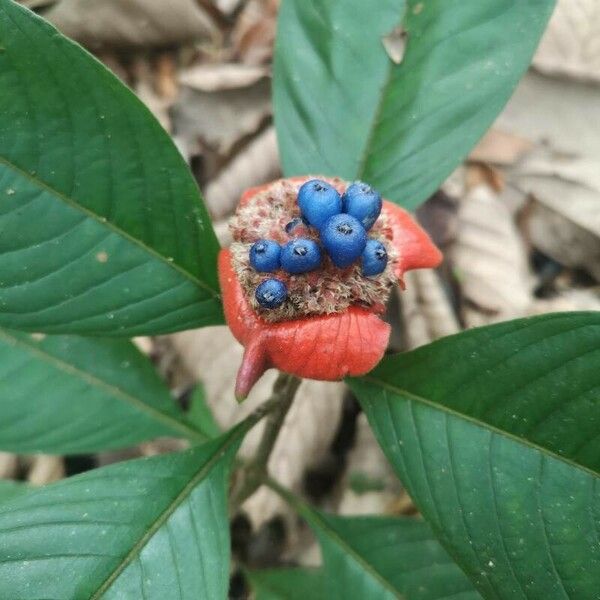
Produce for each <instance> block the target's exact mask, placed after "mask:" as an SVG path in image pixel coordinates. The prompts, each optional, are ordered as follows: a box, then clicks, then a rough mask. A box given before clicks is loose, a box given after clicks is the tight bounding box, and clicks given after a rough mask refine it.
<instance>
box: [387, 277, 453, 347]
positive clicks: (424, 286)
mask: <svg viewBox="0 0 600 600" xmlns="http://www.w3.org/2000/svg"><path fill="white" fill-rule="evenodd" d="M405 282H406V290H404V291H402V292H400V291H399V292H398V293H399V296H400V305H401V312H402V320H403V326H404V336H405V345H406V349H407V350H412V349H413V348H417V347H418V346H422V345H424V344H428V343H430V342H432V341H434V340H436V339H438V338H440V337H444V336H446V335H452V334H453V333H456V332H457V331H460V324H459V323H458V319H457V317H456V315H455V313H454V309H453V308H452V305H451V303H450V300H449V298H448V295H447V294H446V292H445V290H444V288H443V285H442V282H441V281H440V279H439V277H438V275H437V273H436V272H435V271H431V270H424V271H412V272H410V273H407V274H406V276H405Z"/></svg>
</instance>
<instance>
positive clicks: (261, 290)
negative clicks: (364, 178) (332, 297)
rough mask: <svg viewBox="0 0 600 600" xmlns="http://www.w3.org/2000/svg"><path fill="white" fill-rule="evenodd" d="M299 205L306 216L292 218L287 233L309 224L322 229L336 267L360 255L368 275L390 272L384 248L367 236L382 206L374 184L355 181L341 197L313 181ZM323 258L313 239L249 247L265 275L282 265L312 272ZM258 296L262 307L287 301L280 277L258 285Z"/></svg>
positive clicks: (255, 265) (290, 270) (304, 187)
mask: <svg viewBox="0 0 600 600" xmlns="http://www.w3.org/2000/svg"><path fill="white" fill-rule="evenodd" d="M298 206H299V207H300V212H301V214H302V218H301V219H300V218H298V219H294V220H292V221H290V223H288V224H287V225H286V228H285V229H286V232H287V233H289V234H291V233H293V231H294V229H295V228H296V227H298V226H299V225H301V224H303V223H304V224H307V225H309V226H312V227H314V228H315V229H317V230H318V232H319V237H320V241H321V244H322V246H323V248H324V249H325V251H326V252H327V254H328V255H329V257H330V258H331V261H332V262H333V264H334V265H335V266H336V267H339V268H342V269H343V268H346V267H349V266H350V265H351V264H353V263H354V262H356V261H357V260H358V259H359V258H360V259H361V266H362V274H363V275H364V276H366V277H372V276H375V275H379V274H380V273H382V272H383V271H384V270H385V268H386V266H387V261H388V255H387V251H386V249H385V246H384V245H383V244H382V243H381V242H380V241H379V240H375V239H369V238H368V236H367V231H368V230H369V229H371V227H373V224H374V223H375V221H376V220H377V218H378V217H379V215H380V213H381V207H382V200H381V196H380V195H379V193H378V192H376V191H375V190H374V189H373V188H372V187H370V186H369V185H367V184H365V183H361V182H356V183H353V184H352V185H350V186H349V187H348V189H347V190H346V192H345V193H344V194H343V195H342V196H340V194H339V193H338V191H337V190H336V189H335V188H334V187H333V186H332V185H330V184H329V183H327V182H325V181H321V180H320V179H312V180H310V181H307V182H306V183H305V184H304V185H302V187H301V188H300V190H299V192H298ZM322 260H323V255H322V250H321V246H320V245H319V244H318V243H317V242H315V241H314V240H311V239H308V238H297V239H294V240H292V241H290V242H288V243H287V244H285V245H283V246H281V245H279V244H278V243H277V242H275V241H273V240H258V241H257V242H256V243H254V244H253V245H252V247H251V248H250V264H251V265H252V267H253V268H254V269H255V270H256V271H259V272H261V273H273V272H275V271H277V270H278V269H283V270H284V271H286V272H288V273H291V274H294V275H296V274H299V273H307V272H309V271H313V270H315V269H317V268H318V267H319V266H320V265H321V262H322ZM255 296H256V300H257V301H258V303H259V304H260V306H262V307H263V308H277V307H278V306H281V304H283V302H285V299H286V298H287V288H286V285H285V283H283V282H282V281H280V280H279V279H266V280H265V281H263V282H262V283H261V284H260V285H259V286H258V287H257V288H256V293H255Z"/></svg>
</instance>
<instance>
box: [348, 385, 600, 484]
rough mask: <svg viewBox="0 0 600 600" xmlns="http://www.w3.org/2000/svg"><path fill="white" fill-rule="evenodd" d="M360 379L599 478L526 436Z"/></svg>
mask: <svg viewBox="0 0 600 600" xmlns="http://www.w3.org/2000/svg"><path fill="white" fill-rule="evenodd" d="M360 381H368V382H370V383H372V384H374V385H376V386H379V387H380V388H382V389H384V390H388V391H390V392H392V393H394V394H396V395H398V396H406V397H407V398H409V399H410V400H414V401H415V402H419V403H421V404H424V405H426V406H428V407H430V408H433V409H435V410H438V411H440V412H444V413H446V414H449V415H450V416H452V417H456V418H459V419H462V420H465V421H468V422H469V423H472V424H474V425H476V426H477V427H480V428H482V429H486V430H488V431H490V432H491V433H494V434H497V435H501V436H503V437H505V438H508V439H510V440H511V441H513V442H517V443H518V444H521V445H523V446H527V447H529V448H531V449H533V450H537V451H538V452H541V453H542V454H544V455H545V456H548V457H550V458H552V459H555V460H559V461H561V462H563V463H565V464H567V465H569V466H570V467H572V468H575V469H579V470H581V471H583V472H584V473H585V474H586V475H591V476H592V477H595V478H600V473H599V472H596V471H594V470H592V469H591V468H589V467H586V466H584V465H580V464H578V463H576V462H574V461H573V460H572V459H570V458H567V457H565V456H561V455H560V454H558V453H557V452H554V451H552V450H550V449H549V448H546V447H545V446H540V445H539V444H536V443H535V442H533V441H531V440H530V439H528V438H524V437H519V436H518V435H515V434H513V433H510V432H508V431H506V430H504V429H500V428H499V427H496V426H495V425H492V424H491V423H488V422H487V421H482V420H480V419H477V418H476V417H473V416H471V415H467V414H465V413H462V412H459V411H457V410H455V409H453V408H450V407H448V406H446V405H444V404H440V403H438V402H435V401H434V400H430V399H429V398H425V397H424V396H420V395H418V394H415V393H414V392H409V391H408V390H405V389H403V388H400V387H397V386H395V385H393V384H391V383H388V382H386V381H382V380H381V379H378V378H376V377H373V376H369V375H365V376H363V377H361V378H360Z"/></svg>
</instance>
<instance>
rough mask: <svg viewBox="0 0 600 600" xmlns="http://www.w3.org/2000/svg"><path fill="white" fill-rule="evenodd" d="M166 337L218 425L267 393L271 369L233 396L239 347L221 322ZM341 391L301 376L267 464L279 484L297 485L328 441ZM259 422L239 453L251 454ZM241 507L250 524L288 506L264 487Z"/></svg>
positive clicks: (244, 412)
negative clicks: (241, 396) (245, 392)
mask: <svg viewBox="0 0 600 600" xmlns="http://www.w3.org/2000/svg"><path fill="white" fill-rule="evenodd" d="M169 339H170V340H171V342H172V344H173V345H174V347H175V348H176V350H177V351H178V353H179V354H180V356H181V360H182V362H183V364H184V365H185V367H186V369H187V370H188V371H189V372H190V374H192V375H193V376H194V377H195V378H196V379H198V380H200V381H202V383H203V385H204V389H205V394H206V400H207V403H208V404H209V406H210V407H211V409H212V410H213V413H214V415H215V418H216V420H217V422H218V423H219V425H221V426H222V427H223V428H228V427H231V426H232V425H233V424H234V423H236V422H238V421H239V420H240V419H242V418H243V417H244V416H246V415H247V414H249V413H250V412H251V411H252V410H254V409H255V408H256V407H257V406H259V405H260V404H261V403H262V402H264V401H265V400H266V399H267V398H268V397H269V395H270V393H271V388H272V386H273V382H274V381H275V378H276V376H277V373H276V372H275V371H272V370H271V371H268V372H267V373H266V374H265V375H264V376H263V377H262V378H261V379H260V381H259V382H258V383H257V385H256V386H255V387H254V388H253V390H252V392H251V393H250V395H249V396H248V398H247V399H246V400H245V401H244V403H243V404H242V405H239V404H238V403H237V402H236V400H235V397H234V381H235V375H236V371H237V367H238V365H239V364H240V362H241V360H242V354H243V348H242V347H241V346H240V345H239V344H238V343H237V342H236V341H235V339H234V338H233V336H232V335H231V333H230V332H229V330H228V329H226V328H225V327H207V328H204V329H198V330H193V331H186V332H183V333H178V334H175V335H172V336H169ZM343 395H344V386H343V384H339V383H327V382H320V381H309V380H305V381H303V382H302V385H301V386H300V388H299V390H298V392H297V394H296V399H295V401H294V404H293V405H292V408H291V409H290V412H289V413H288V415H287V417H286V420H285V422H284V425H283V428H282V431H281V434H280V436H279V438H278V440H277V443H276V444H275V447H274V449H273V453H272V455H271V459H270V461H269V465H268V466H269V471H270V473H271V475H272V476H273V477H275V478H276V479H277V480H278V481H280V482H281V483H282V484H283V485H285V486H287V487H289V488H291V489H294V490H298V489H299V486H300V483H301V481H302V477H303V475H304V472H305V470H306V469H307V468H308V467H310V466H313V465H314V464H316V463H317V461H318V459H319V457H321V456H322V455H323V454H324V453H325V451H326V450H327V448H328V447H329V446H330V444H331V441H332V440H333V436H334V435H335V432H336V430H337V427H338V423H339V419H340V415H341V407H342V399H343ZM262 427H263V424H262V423H261V424H259V425H258V426H257V427H255V428H254V429H253V430H252V431H251V432H250V433H249V434H248V435H247V436H246V439H245V440H244V443H243V445H242V448H241V450H240V454H241V456H242V457H243V458H250V457H251V456H253V454H254V452H255V450H256V447H257V445H258V442H259V440H260V436H261V433H262ZM244 508H245V510H246V511H247V512H248V515H249V517H250V519H251V520H252V522H253V523H254V524H255V525H256V526H259V525H260V524H262V523H264V522H265V521H267V520H269V519H270V518H271V517H273V516H274V515H275V514H285V513H287V510H288V509H287V506H286V505H285V503H284V502H283V501H282V500H281V499H280V498H279V497H278V496H277V495H275V494H274V493H272V492H270V491H269V490H267V489H266V488H263V489H261V490H259V491H258V492H257V493H256V494H255V495H254V496H252V497H251V498H250V499H249V500H248V501H247V502H246V504H245V506H244Z"/></svg>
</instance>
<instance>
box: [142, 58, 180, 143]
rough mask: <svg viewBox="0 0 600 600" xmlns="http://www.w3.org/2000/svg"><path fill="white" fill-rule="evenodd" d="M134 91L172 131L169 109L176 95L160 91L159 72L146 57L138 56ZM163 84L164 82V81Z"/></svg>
mask: <svg viewBox="0 0 600 600" xmlns="http://www.w3.org/2000/svg"><path fill="white" fill-rule="evenodd" d="M134 71H135V85H134V91H135V93H136V94H137V95H138V97H139V99H140V100H141V101H142V102H143V103H144V104H145V105H146V106H147V107H148V109H149V110H150V112H151V113H152V114H153V115H154V116H155V117H156V119H157V120H158V122H159V123H160V124H161V125H162V126H163V129H164V130H165V131H167V132H169V133H170V132H171V130H172V124H171V117H170V115H169V109H170V108H171V105H172V104H173V100H174V96H173V95H171V93H168V94H165V93H162V94H161V93H159V92H158V90H157V87H158V85H157V83H158V82H157V73H156V71H155V68H154V66H153V65H151V64H150V61H148V60H147V59H145V58H138V59H137V60H136V61H135V63H134ZM163 85H165V84H164V82H163Z"/></svg>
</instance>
